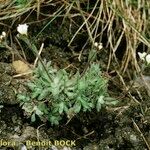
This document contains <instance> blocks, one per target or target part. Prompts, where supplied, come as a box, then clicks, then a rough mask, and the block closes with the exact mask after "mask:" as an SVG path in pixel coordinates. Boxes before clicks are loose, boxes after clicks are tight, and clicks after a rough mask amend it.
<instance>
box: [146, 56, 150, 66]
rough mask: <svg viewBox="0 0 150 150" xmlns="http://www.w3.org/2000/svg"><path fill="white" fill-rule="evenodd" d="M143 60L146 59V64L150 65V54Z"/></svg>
mask: <svg viewBox="0 0 150 150" xmlns="http://www.w3.org/2000/svg"><path fill="white" fill-rule="evenodd" d="M145 59H146V62H147V64H150V54H148V55H147V56H146V57H145Z"/></svg>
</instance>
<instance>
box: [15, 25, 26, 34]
mask: <svg viewBox="0 0 150 150" xmlns="http://www.w3.org/2000/svg"><path fill="white" fill-rule="evenodd" d="M17 31H18V32H19V33H20V34H22V35H27V32H28V25H27V24H19V26H18V27H17Z"/></svg>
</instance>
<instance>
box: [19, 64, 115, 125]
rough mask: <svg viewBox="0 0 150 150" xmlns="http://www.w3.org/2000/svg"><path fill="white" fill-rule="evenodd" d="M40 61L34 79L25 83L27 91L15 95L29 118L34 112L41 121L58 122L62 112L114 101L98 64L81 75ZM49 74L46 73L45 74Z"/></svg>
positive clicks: (94, 106)
mask: <svg viewBox="0 0 150 150" xmlns="http://www.w3.org/2000/svg"><path fill="white" fill-rule="evenodd" d="M44 64H45V68H46V69H47V72H46V71H45V70H44V69H43V65H42V64H41V63H39V64H38V67H37V68H36V69H35V71H34V77H33V78H34V79H33V80H32V81H30V82H29V83H27V87H28V88H29V91H28V93H24V94H22V93H21V94H18V99H20V100H21V105H22V108H23V109H24V110H25V112H26V114H27V115H28V116H29V117H30V116H31V120H32V121H35V120H36V115H37V116H39V117H40V118H41V119H42V120H43V121H46V120H49V121H50V122H51V124H56V125H58V124H59V121H60V120H61V119H62V116H63V115H67V116H68V117H69V116H70V112H71V114H78V113H80V112H81V111H83V112H86V111H91V110H92V109H94V108H96V109H97V111H100V109H101V107H102V106H105V105H109V104H113V105H115V104H116V101H115V100H114V99H112V98H110V97H109V95H108V92H107V80H106V79H104V78H103V77H102V75H101V72H100V67H99V65H98V64H92V65H91V66H90V67H89V68H88V69H87V71H86V72H85V73H84V75H82V76H81V75H80V73H79V72H77V73H76V74H74V75H70V74H69V73H67V72H66V71H65V69H60V70H58V71H57V70H56V69H54V68H53V67H52V66H51V63H50V62H48V63H44ZM47 73H48V74H49V76H50V78H49V76H48V74H47Z"/></svg>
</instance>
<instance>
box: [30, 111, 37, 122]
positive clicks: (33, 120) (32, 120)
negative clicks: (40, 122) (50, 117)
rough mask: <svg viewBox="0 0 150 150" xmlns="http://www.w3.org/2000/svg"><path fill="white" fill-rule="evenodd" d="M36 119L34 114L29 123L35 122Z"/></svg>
mask: <svg viewBox="0 0 150 150" xmlns="http://www.w3.org/2000/svg"><path fill="white" fill-rule="evenodd" d="M35 120H36V118H35V113H33V114H32V116H31V122H35Z"/></svg>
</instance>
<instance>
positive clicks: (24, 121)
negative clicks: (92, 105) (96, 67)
mask: <svg viewBox="0 0 150 150" xmlns="http://www.w3.org/2000/svg"><path fill="white" fill-rule="evenodd" d="M30 19H31V18H30ZM30 19H29V20H26V21H27V22H29V25H30V27H29V38H30V39H31V41H33V42H34V43H35V45H37V47H38V48H39V47H40V46H41V43H44V49H43V51H42V54H41V57H42V59H46V60H47V61H51V62H52V65H53V66H54V67H56V68H66V67H68V66H69V67H68V71H74V72H75V71H76V70H77V69H79V70H80V71H81V72H82V71H83V69H84V68H85V67H86V65H87V57H88V52H89V51H90V43H89V44H88V45H87V47H85V49H84V51H83V54H82V57H81V61H80V60H79V59H78V56H79V53H80V51H81V48H82V47H83V45H84V41H83V40H81V39H88V37H87V35H86V34H85V33H84V32H83V33H82V34H80V35H78V36H77V37H76V38H75V40H74V42H73V44H72V45H73V46H70V47H68V46H67V45H68V41H70V39H71V37H72V36H73V34H74V31H75V30H76V27H75V26H73V27H72V29H69V24H70V23H69V21H67V20H66V21H65V22H64V23H63V24H62V18H58V19H56V20H55V21H54V22H52V23H51V24H50V25H48V26H47V27H46V28H45V30H44V31H42V32H41V33H40V31H41V29H42V28H43V27H44V26H46V25H47V24H48V23H49V22H48V21H43V22H41V23H38V24H36V23H35V24H34V23H33V24H30ZM38 33H40V34H39V35H38ZM13 34H14V35H13V36H16V33H15V32H14V33H13ZM37 35H38V36H37ZM14 42H15V43H16V41H14ZM16 45H17V44H16ZM23 47H24V52H25V56H26V58H27V62H28V63H30V64H33V62H34V60H35V59H36V57H35V56H34V54H33V53H32V52H31V50H30V49H29V48H28V47H27V45H23ZM17 49H19V47H17ZM19 53H20V55H22V52H21V50H20V51H19ZM14 55H15V59H19V55H18V54H16V53H14ZM12 59H13V57H12V53H11V52H10V51H9V50H8V49H5V48H3V49H1V50H0V62H1V63H0V76H1V78H0V106H2V108H1V109H0V110H1V112H0V140H1V139H3V140H13V141H17V142H18V141H19V142H20V143H22V144H25V141H27V140H33V141H36V140H37V139H38V140H43V139H44V140H52V141H55V140H75V143H76V146H73V147H70V149H71V150H127V149H128V150H146V149H150V148H149V145H150V115H149V114H150V109H149V108H150V102H149V96H148V94H147V92H146V89H144V87H143V88H141V89H138V88H132V89H131V95H132V96H131V95H128V94H127V93H125V92H124V91H123V89H121V88H120V83H119V80H118V78H117V77H116V75H115V74H109V76H111V78H112V79H113V80H112V79H110V81H109V93H110V95H111V96H112V97H115V98H117V99H118V100H119V103H118V104H117V105H116V106H115V107H106V108H103V109H102V110H101V111H100V112H99V113H98V112H96V111H95V110H93V111H92V112H90V113H81V114H80V116H75V117H74V118H72V119H71V120H70V122H69V123H67V120H66V118H64V119H63V120H62V121H61V122H60V125H59V126H51V125H50V123H49V122H46V123H43V122H41V121H40V120H39V119H38V120H37V121H36V122H35V123H32V122H31V121H30V118H26V116H25V115H24V112H23V110H22V109H21V107H20V103H19V102H18V101H17V99H16V92H17V91H18V89H20V88H22V86H23V85H22V83H23V82H25V80H24V78H14V77H13V76H14V75H15V71H14V70H13V68H12V63H11V62H12ZM97 60H98V61H99V63H100V64H101V66H102V71H103V72H105V71H106V64H107V63H106V62H107V60H108V52H107V51H105V50H104V51H101V52H99V53H98V58H97ZM70 64H71V65H70ZM112 67H113V65H112ZM112 70H113V68H112ZM110 72H111V70H110ZM116 83H117V84H116ZM20 86H21V87H20ZM141 90H142V92H141ZM138 93H139V95H138ZM140 93H141V94H142V95H141V94H140ZM133 97H135V99H134V98H133ZM141 97H142V98H141ZM66 123H67V124H66ZM20 147H21V144H20V145H17V146H12V145H9V146H8V148H6V147H5V146H2V147H1V149H7V150H8V149H19V148H20ZM30 149H33V150H34V149H42V148H41V147H32V148H31V147H30ZM43 149H44V148H43ZM45 149H46V148H45ZM47 149H48V148H47ZM49 149H50V148H49ZM51 149H53V150H54V149H55V150H57V149H64V150H67V149H68V150H69V148H67V147H66V149H65V147H63V148H62V147H61V148H60V147H59V146H56V147H51Z"/></svg>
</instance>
